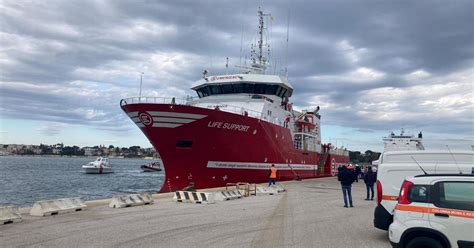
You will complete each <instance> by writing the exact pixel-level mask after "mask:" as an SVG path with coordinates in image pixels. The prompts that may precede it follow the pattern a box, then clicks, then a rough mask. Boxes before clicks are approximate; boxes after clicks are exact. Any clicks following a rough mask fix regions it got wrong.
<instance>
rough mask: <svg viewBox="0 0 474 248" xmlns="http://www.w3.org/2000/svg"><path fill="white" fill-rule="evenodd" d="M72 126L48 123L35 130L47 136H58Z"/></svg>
mask: <svg viewBox="0 0 474 248" xmlns="http://www.w3.org/2000/svg"><path fill="white" fill-rule="evenodd" d="M69 126H70V125H67V124H64V123H58V122H48V123H45V124H44V125H42V126H40V127H38V128H36V129H35V130H36V131H38V132H40V133H41V134H43V135H46V136H56V135H59V134H60V133H61V131H62V130H63V129H65V128H67V127H69Z"/></svg>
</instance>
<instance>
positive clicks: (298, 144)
mask: <svg viewBox="0 0 474 248" xmlns="http://www.w3.org/2000/svg"><path fill="white" fill-rule="evenodd" d="M293 145H294V146H295V149H298V150H303V142H301V141H300V140H294V141H293Z"/></svg>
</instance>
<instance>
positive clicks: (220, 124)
mask: <svg viewBox="0 0 474 248" xmlns="http://www.w3.org/2000/svg"><path fill="white" fill-rule="evenodd" d="M207 127H210V128H220V129H228V130H233V131H239V132H247V131H248V130H249V128H250V126H247V125H240V124H235V123H227V122H221V121H210V122H209V123H208V124H207Z"/></svg>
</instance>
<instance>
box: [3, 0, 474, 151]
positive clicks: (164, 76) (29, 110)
mask: <svg viewBox="0 0 474 248" xmlns="http://www.w3.org/2000/svg"><path fill="white" fill-rule="evenodd" d="M259 5H260V6H262V7H263V9H264V10H265V11H267V12H271V13H272V16H273V17H274V18H273V21H272V22H271V25H270V26H269V28H268V33H269V39H270V42H271V46H272V47H273V54H272V56H271V58H272V62H273V64H274V67H273V68H275V71H276V72H278V71H279V70H280V69H281V68H282V65H284V64H285V47H286V43H285V39H286V30H287V25H288V16H290V30H289V45H288V70H289V80H290V83H291V84H292V85H293V87H294V88H295V90H294V94H293V97H292V98H291V101H292V102H294V104H295V105H296V106H297V107H298V108H299V109H304V108H308V107H314V106H317V105H319V106H321V114H322V135H323V142H329V141H331V142H332V143H337V144H338V146H340V145H344V146H346V147H349V149H351V150H360V151H365V150H367V149H372V150H376V151H381V150H383V143H382V140H381V139H382V137H383V136H386V135H388V134H389V133H390V131H394V132H399V130H400V129H401V128H405V130H407V132H408V133H412V134H416V133H418V132H419V131H423V133H424V140H425V146H426V147H428V148H444V147H445V146H446V145H449V146H450V147H452V148H464V149H470V146H471V145H472V144H473V140H474V88H473V87H474V86H473V85H474V69H473V68H474V29H473V28H472V25H473V23H474V2H473V1H469V0H467V1H462V0H458V1H435V0H433V1H431V0H430V1H428V0H426V1H408V0H405V1H379V0H369V1H352V0H347V1H343V0H336V1H328V0H324V1H302V0H300V1H264V2H262V1H191V0H188V1H151V0H136V1H135V0H133V1H132V0H128V1H125V0H110V1H106V0H104V1H91V0H81V1H63V0H59V1H53V0H48V1H26V0H0V103H1V104H0V143H3V144H5V143H23V144H39V143H47V144H53V143H57V142H63V143H65V144H66V145H79V146H85V145H96V144H103V145H109V144H112V145H119V146H131V145H140V146H144V147H150V144H149V142H148V141H147V139H146V138H145V137H144V135H143V134H142V133H141V132H140V130H138V128H137V127H136V126H135V125H134V124H133V123H132V122H131V121H130V120H129V119H128V118H127V117H126V115H125V114H124V113H123V112H122V111H121V109H120V107H119V101H120V99H122V98H125V97H132V96H137V95H138V92H139V82H140V72H144V76H143V95H144V96H175V97H185V96H186V95H193V96H194V95H195V93H194V92H192V91H191V90H190V89H189V88H190V86H191V85H192V84H193V82H194V81H196V80H198V79H199V78H200V77H201V73H202V71H203V70H204V69H208V70H209V71H210V74H222V73H225V60H226V59H225V58H226V57H229V64H230V68H234V65H237V64H238V63H239V60H240V58H243V59H244V58H245V57H246V56H247V57H248V54H249V50H250V49H249V46H250V43H251V42H252V41H253V40H254V39H255V37H256V27H257V16H256V11H257V9H258V6H259ZM242 34H243V35H242ZM242 37H243V43H242V44H243V46H242V53H241V52H240V49H241V38H242ZM229 70H233V69H229ZM231 72H232V71H229V73H231Z"/></svg>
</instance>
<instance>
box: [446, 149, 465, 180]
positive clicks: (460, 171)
mask: <svg viewBox="0 0 474 248" xmlns="http://www.w3.org/2000/svg"><path fill="white" fill-rule="evenodd" d="M446 147H447V148H448V151H449V154H451V157H453V160H454V163H455V164H456V167H458V170H459V174H462V170H461V168H459V165H458V161H456V158H455V157H454V154H453V152H451V149H449V146H448V145H446Z"/></svg>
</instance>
